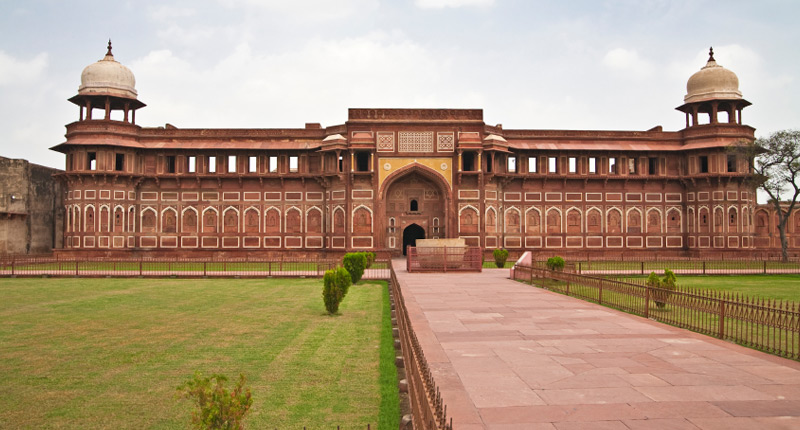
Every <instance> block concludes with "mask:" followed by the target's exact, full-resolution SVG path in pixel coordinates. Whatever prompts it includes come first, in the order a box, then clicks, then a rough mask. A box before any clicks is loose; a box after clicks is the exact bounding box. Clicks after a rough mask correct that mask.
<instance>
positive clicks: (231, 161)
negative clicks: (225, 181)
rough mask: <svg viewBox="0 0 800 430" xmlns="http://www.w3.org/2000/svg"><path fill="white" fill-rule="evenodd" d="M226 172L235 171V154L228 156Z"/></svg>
mask: <svg viewBox="0 0 800 430" xmlns="http://www.w3.org/2000/svg"><path fill="white" fill-rule="evenodd" d="M228 173H236V156H235V155H229V156H228Z"/></svg>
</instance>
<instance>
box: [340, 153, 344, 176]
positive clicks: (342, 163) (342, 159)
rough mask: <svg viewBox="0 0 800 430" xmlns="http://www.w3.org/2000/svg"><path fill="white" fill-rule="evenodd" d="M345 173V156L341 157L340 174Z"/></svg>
mask: <svg viewBox="0 0 800 430" xmlns="http://www.w3.org/2000/svg"><path fill="white" fill-rule="evenodd" d="M342 172H344V156H343V155H340V156H339V173H342Z"/></svg>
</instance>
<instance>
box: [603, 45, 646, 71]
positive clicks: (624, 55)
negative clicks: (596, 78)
mask: <svg viewBox="0 0 800 430" xmlns="http://www.w3.org/2000/svg"><path fill="white" fill-rule="evenodd" d="M603 64H605V65H606V67H608V68H610V69H612V70H616V71H618V72H620V73H624V74H626V75H629V76H633V77H636V78H647V77H652V75H653V71H654V70H655V68H654V67H653V65H652V64H650V63H649V62H648V61H646V60H644V59H642V58H640V57H639V54H638V53H637V52H636V51H633V50H628V49H625V48H615V49H612V50H611V51H608V52H607V53H606V55H605V56H604V57H603Z"/></svg>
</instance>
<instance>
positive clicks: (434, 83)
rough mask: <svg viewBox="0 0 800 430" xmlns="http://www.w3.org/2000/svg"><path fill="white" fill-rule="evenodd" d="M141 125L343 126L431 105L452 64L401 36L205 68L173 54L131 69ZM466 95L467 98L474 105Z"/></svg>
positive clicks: (237, 56) (240, 48)
mask: <svg viewBox="0 0 800 430" xmlns="http://www.w3.org/2000/svg"><path fill="white" fill-rule="evenodd" d="M130 68H131V70H132V71H133V72H134V74H135V75H136V80H137V89H138V91H139V96H140V98H141V99H142V100H143V101H144V102H145V103H147V104H148V106H147V108H145V109H143V111H142V112H141V113H140V114H138V115H137V120H138V121H137V122H139V123H140V124H142V125H149V126H152V125H154V124H153V122H154V121H153V120H149V118H154V119H155V122H156V123H157V124H161V123H164V122H170V123H173V124H175V125H176V126H178V127H182V126H183V127H292V126H296V125H297V124H298V122H301V121H309V122H322V123H323V124H325V125H332V124H341V123H342V122H344V120H345V116H346V109H347V108H348V107H421V106H420V105H426V106H430V105H431V104H434V103H436V100H440V99H442V98H446V97H442V96H441V95H442V93H443V92H444V93H446V92H447V89H446V88H443V87H447V85H446V84H448V82H447V80H446V79H445V77H446V76H449V75H451V74H452V73H453V72H452V65H451V61H450V59H449V58H447V57H442V56H437V55H435V54H433V53H432V52H430V51H428V50H427V49H426V48H424V47H422V46H420V45H418V44H416V43H414V42H412V41H410V40H409V39H407V38H406V37H405V36H403V35H402V34H400V33H392V34H389V33H384V32H374V33H370V34H367V35H364V36H361V37H354V38H345V39H339V40H327V39H312V40H309V41H308V42H307V43H306V44H305V45H304V46H303V47H302V49H300V50H290V51H287V52H284V53H278V54H263V53H260V52H255V51H254V50H253V49H252V48H251V46H250V45H249V44H248V43H247V42H242V43H240V44H239V45H237V46H236V47H235V48H234V49H233V51H231V52H230V54H229V55H228V56H226V57H225V58H220V59H219V60H218V61H216V62H215V63H214V64H212V65H210V66H208V67H204V66H199V65H197V64H195V63H193V62H190V61H188V60H186V59H184V58H182V57H181V56H180V55H176V54H175V53H173V52H171V51H168V50H160V51H152V52H150V53H149V54H148V55H147V56H145V57H144V58H142V59H140V60H137V61H134V62H133V63H131V64H130ZM475 97H476V96H475V95H474V94H465V95H464V98H465V99H471V100H474V99H475Z"/></svg>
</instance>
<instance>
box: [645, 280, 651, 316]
mask: <svg viewBox="0 0 800 430" xmlns="http://www.w3.org/2000/svg"><path fill="white" fill-rule="evenodd" d="M644 317H645V318H650V287H644Z"/></svg>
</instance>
